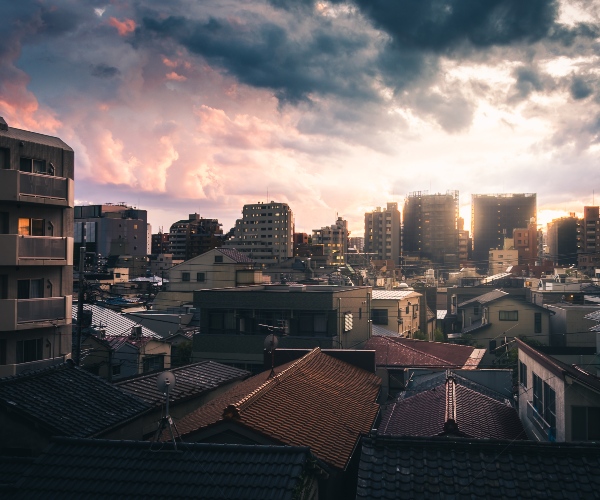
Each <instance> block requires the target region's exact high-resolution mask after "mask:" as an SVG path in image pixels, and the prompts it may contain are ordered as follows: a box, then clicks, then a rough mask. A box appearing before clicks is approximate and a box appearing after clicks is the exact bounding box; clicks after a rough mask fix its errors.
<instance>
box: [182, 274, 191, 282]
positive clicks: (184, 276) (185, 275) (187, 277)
mask: <svg viewBox="0 0 600 500" xmlns="http://www.w3.org/2000/svg"><path fill="white" fill-rule="evenodd" d="M181 281H190V273H181Z"/></svg>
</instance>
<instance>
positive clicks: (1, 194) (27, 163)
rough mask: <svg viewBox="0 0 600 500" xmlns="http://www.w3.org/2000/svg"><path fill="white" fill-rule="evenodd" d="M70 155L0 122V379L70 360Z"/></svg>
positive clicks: (51, 141) (51, 140) (56, 142)
mask: <svg viewBox="0 0 600 500" xmlns="http://www.w3.org/2000/svg"><path fill="white" fill-rule="evenodd" d="M73 171H74V153H73V150H72V149H71V148H70V147H69V146H67V145H66V144H65V143H64V142H63V141H62V140H60V139H58V138H56V137H50V136H46V135H42V134H37V133H34V132H29V131H25V130H20V129H16V128H12V127H9V126H8V125H7V124H6V122H5V121H4V119H2V118H0V229H1V231H0V242H1V244H0V377H3V376H9V375H15V374H18V373H23V372H25V371H29V370H37V369H40V368H43V367H45V366H48V365H51V364H55V363H60V362H63V361H65V360H66V359H67V358H69V357H70V356H71V303H72V291H73V207H74V203H73V199H74V184H73Z"/></svg>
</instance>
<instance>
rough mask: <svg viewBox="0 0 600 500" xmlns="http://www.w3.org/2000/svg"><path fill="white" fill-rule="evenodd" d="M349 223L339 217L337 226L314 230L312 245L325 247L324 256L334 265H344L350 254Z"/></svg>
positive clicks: (336, 222)
mask: <svg viewBox="0 0 600 500" xmlns="http://www.w3.org/2000/svg"><path fill="white" fill-rule="evenodd" d="M349 234H350V231H348V221H345V220H344V219H342V218H341V217H338V218H337V220H336V221H335V224H332V225H331V226H325V227H322V228H321V229H313V236H312V244H313V245H323V254H324V255H326V256H327V257H329V259H328V260H329V261H330V262H331V263H332V264H344V263H345V262H346V254H347V253H348V235H349Z"/></svg>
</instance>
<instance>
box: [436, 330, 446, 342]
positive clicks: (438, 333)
mask: <svg viewBox="0 0 600 500" xmlns="http://www.w3.org/2000/svg"><path fill="white" fill-rule="evenodd" d="M433 340H435V341H436V342H446V336H445V335H444V332H442V330H441V329H440V328H436V329H435V330H434V331H433Z"/></svg>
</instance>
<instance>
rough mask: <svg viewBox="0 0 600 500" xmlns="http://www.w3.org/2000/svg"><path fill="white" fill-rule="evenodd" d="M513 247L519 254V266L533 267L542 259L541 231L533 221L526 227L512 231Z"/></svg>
mask: <svg viewBox="0 0 600 500" xmlns="http://www.w3.org/2000/svg"><path fill="white" fill-rule="evenodd" d="M513 247H514V248H515V250H517V251H518V252H519V265H521V266H526V265H529V266H534V265H535V264H536V262H537V263H541V261H542V257H543V255H542V254H543V237H542V231H541V230H540V229H538V228H537V224H536V222H535V219H532V220H531V221H530V222H529V224H528V225H527V227H525V228H515V229H514V230H513Z"/></svg>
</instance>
